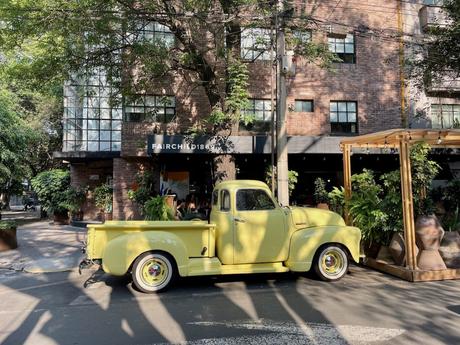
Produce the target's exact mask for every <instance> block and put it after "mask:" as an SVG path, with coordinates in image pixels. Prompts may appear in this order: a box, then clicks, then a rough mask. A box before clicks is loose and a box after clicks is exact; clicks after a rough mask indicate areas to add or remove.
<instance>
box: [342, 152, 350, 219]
mask: <svg viewBox="0 0 460 345" xmlns="http://www.w3.org/2000/svg"><path fill="white" fill-rule="evenodd" d="M350 156H351V145H347V144H345V145H343V186H344V188H345V209H344V215H345V222H346V223H347V225H351V220H350V215H349V214H348V208H347V202H348V200H350V197H351V159H350Z"/></svg>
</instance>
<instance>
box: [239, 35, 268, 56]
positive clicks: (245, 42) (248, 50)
mask: <svg viewBox="0 0 460 345" xmlns="http://www.w3.org/2000/svg"><path fill="white" fill-rule="evenodd" d="M270 42H271V32H270V30H269V29H263V28H244V29H243V30H242V31H241V58H242V59H244V60H250V61H255V60H260V61H262V60H270Z"/></svg>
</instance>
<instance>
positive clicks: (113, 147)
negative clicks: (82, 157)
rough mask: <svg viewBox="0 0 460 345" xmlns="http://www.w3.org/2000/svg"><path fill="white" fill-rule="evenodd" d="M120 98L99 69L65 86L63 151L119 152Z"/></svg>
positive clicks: (103, 72) (104, 73)
mask: <svg viewBox="0 0 460 345" xmlns="http://www.w3.org/2000/svg"><path fill="white" fill-rule="evenodd" d="M121 120H122V110H121V99H120V97H119V95H118V93H117V91H116V90H115V89H114V88H112V87H111V86H110V85H109V83H108V81H107V75H106V72H105V71H104V70H103V69H102V68H96V69H95V70H93V71H91V72H89V73H87V74H86V76H84V77H83V78H74V79H73V80H71V81H69V82H68V83H66V85H65V87H64V117H63V127H64V138H63V139H64V140H63V144H64V145H63V151H120V150H121V126H122V122H121Z"/></svg>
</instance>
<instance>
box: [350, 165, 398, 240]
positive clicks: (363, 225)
mask: <svg viewBox="0 0 460 345" xmlns="http://www.w3.org/2000/svg"><path fill="white" fill-rule="evenodd" d="M351 181H352V194H351V198H350V200H349V202H348V211H349V213H350V217H351V219H352V221H353V225H355V226H357V227H358V228H360V229H361V234H362V238H363V240H364V241H367V242H369V243H373V242H378V243H384V242H387V241H389V238H388V236H386V235H387V234H386V233H385V232H384V231H382V230H384V229H382V224H385V223H386V221H387V219H388V215H387V214H386V213H385V212H384V211H383V210H382V209H381V202H382V200H381V198H380V195H381V193H382V187H381V186H380V185H378V184H377V183H376V181H375V177H374V173H373V172H372V171H371V170H367V169H364V170H363V172H362V173H361V174H355V175H353V176H352V178H351Z"/></svg>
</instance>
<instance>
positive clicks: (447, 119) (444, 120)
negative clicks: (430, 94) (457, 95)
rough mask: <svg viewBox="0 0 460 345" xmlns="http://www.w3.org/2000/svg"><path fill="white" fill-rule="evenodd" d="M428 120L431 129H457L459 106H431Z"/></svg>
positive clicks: (459, 116) (459, 117)
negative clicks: (429, 120)
mask: <svg viewBox="0 0 460 345" xmlns="http://www.w3.org/2000/svg"><path fill="white" fill-rule="evenodd" d="M430 119H431V127H432V128H459V127H460V104H432V105H431V116H430Z"/></svg>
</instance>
